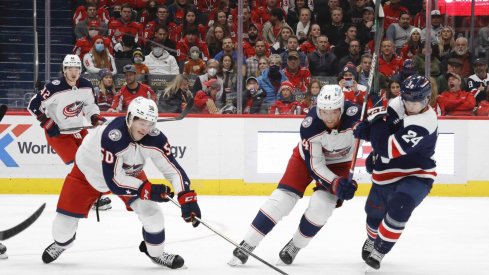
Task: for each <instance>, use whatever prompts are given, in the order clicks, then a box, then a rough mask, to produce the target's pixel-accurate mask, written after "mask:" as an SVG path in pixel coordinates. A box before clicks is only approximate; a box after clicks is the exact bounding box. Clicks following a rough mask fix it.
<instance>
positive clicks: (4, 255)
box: [0, 243, 8, 259]
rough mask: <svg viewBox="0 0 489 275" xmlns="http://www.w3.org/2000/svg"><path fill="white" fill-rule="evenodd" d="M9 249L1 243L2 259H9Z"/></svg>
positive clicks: (0, 254) (0, 257)
mask: <svg viewBox="0 0 489 275" xmlns="http://www.w3.org/2000/svg"><path fill="white" fill-rule="evenodd" d="M7 258H8V255H7V247H6V246H5V245H3V244H1V243H0V259H7Z"/></svg>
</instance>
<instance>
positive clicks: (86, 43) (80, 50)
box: [73, 20, 113, 60]
mask: <svg viewBox="0 0 489 275" xmlns="http://www.w3.org/2000/svg"><path fill="white" fill-rule="evenodd" d="M99 34H100V22H99V21H98V20H93V21H90V22H88V33H87V35H86V36H83V37H82V38H80V39H77V40H76V43H75V47H74V48H73V54H76V55H78V56H79V57H80V60H83V57H85V54H86V53H88V52H89V51H90V50H91V49H92V44H93V39H94V38H95V37H96V36H99ZM103 39H104V44H105V45H109V52H110V53H112V52H113V49H112V48H111V45H112V44H111V43H110V39H109V38H107V37H104V38H103Z"/></svg>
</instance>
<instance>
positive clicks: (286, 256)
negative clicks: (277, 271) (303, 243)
mask: <svg viewBox="0 0 489 275" xmlns="http://www.w3.org/2000/svg"><path fill="white" fill-rule="evenodd" d="M299 250H301V249H300V248H299V247H297V246H295V245H294V242H293V239H291V240H290V241H289V242H288V243H287V244H286V245H285V246H284V248H282V250H280V252H279V253H278V256H279V257H280V260H279V261H278V262H277V265H284V264H286V265H290V264H292V262H293V261H294V259H295V256H297V253H299Z"/></svg>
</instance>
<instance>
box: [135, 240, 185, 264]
mask: <svg viewBox="0 0 489 275" xmlns="http://www.w3.org/2000/svg"><path fill="white" fill-rule="evenodd" d="M139 251H141V252H144V254H146V256H148V257H149V258H150V259H151V261H152V262H153V263H155V264H157V265H162V266H166V267H168V268H171V269H177V268H181V267H182V266H183V264H184V263H185V261H184V260H183V258H182V257H181V256H179V255H176V254H170V253H166V252H163V254H162V255H161V256H158V257H151V255H149V253H148V249H147V247H146V243H145V242H144V241H142V242H141V244H140V245H139Z"/></svg>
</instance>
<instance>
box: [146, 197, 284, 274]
mask: <svg viewBox="0 0 489 275" xmlns="http://www.w3.org/2000/svg"><path fill="white" fill-rule="evenodd" d="M167 198H168V199H169V200H170V201H171V202H172V203H173V204H174V205H176V206H177V207H178V208H181V207H182V206H180V204H179V203H178V202H177V201H176V200H175V199H174V198H172V197H167ZM194 219H196V220H197V221H199V222H200V223H201V224H203V225H204V226H205V227H207V229H209V230H210V231H212V232H214V233H216V234H217V235H218V236H219V237H221V238H223V239H224V240H226V241H227V242H229V243H230V244H232V245H234V246H235V247H236V248H238V249H239V250H241V251H242V252H243V253H246V254H248V255H249V256H251V257H253V258H255V259H257V260H258V261H260V262H262V263H263V264H265V265H266V266H268V267H270V268H271V269H273V270H275V271H277V272H278V273H280V274H283V275H288V274H287V273H285V272H284V271H283V270H282V269H280V268H278V267H276V266H274V265H272V264H271V263H269V262H267V261H265V260H263V259H262V258H260V257H258V256H257V255H255V254H253V253H252V252H250V251H248V250H245V249H242V248H241V247H240V245H239V244H237V243H236V242H234V241H233V240H231V239H230V238H228V237H227V236H225V235H224V234H222V233H221V232H219V231H217V230H216V229H214V227H212V226H210V225H209V224H208V223H207V222H205V221H203V220H202V219H201V218H199V217H194ZM141 252H144V251H143V250H141Z"/></svg>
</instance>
